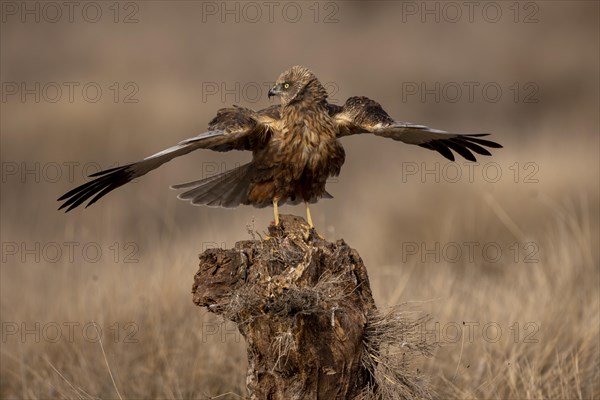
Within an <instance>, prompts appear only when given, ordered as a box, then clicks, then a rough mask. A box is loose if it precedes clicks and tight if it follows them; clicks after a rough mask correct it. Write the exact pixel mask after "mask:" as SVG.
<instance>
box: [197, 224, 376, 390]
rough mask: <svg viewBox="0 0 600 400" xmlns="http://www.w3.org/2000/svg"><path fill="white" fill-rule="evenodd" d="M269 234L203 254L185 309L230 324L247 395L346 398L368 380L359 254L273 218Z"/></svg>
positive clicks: (365, 284)
mask: <svg viewBox="0 0 600 400" xmlns="http://www.w3.org/2000/svg"><path fill="white" fill-rule="evenodd" d="M269 234H270V239H269V240H248V241H242V242H238V243H236V246H235V248H234V249H229V250H223V249H210V250H207V251H205V252H204V253H203V254H202V255H201V256H200V269H199V271H198V273H197V274H196V276H195V278H194V286H193V289H192V291H193V294H194V303H195V304H196V305H198V306H205V307H208V308H209V310H211V311H213V312H215V313H217V314H221V315H223V316H224V317H225V318H227V319H230V320H232V321H234V322H236V323H237V324H238V328H239V330H240V332H241V333H242V335H244V337H245V338H246V341H247V344H248V361H249V368H248V376H247V386H248V391H249V395H250V398H253V399H286V400H287V399H351V398H354V397H355V396H357V395H359V394H360V393H361V392H363V391H364V389H365V388H366V387H368V386H370V387H372V386H373V383H374V382H373V374H372V373H373V371H370V370H368V369H367V367H366V366H365V365H364V363H363V362H362V360H361V358H362V357H363V350H364V348H363V336H364V329H365V326H366V323H367V319H368V318H367V317H368V315H369V314H370V313H372V312H373V311H374V310H375V302H374V301H373V297H372V295H371V289H370V287H369V279H368V277H367V271H366V269H365V266H364V265H363V262H362V260H361V258H360V256H359V255H358V253H357V252H356V251H355V250H353V249H351V248H350V247H349V246H348V245H347V244H346V243H344V241H343V240H338V241H337V242H336V243H335V244H334V243H330V242H327V241H325V240H323V239H321V238H319V236H318V235H317V234H316V232H315V231H314V230H311V229H309V227H308V225H307V224H306V222H304V220H303V219H301V218H299V217H294V216H282V218H281V223H280V226H279V227H274V226H271V227H270V228H269Z"/></svg>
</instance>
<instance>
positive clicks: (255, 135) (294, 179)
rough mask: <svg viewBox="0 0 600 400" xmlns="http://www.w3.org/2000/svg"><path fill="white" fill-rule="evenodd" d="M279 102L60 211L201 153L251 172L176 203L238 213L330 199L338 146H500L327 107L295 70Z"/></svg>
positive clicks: (277, 91) (312, 83)
mask: <svg viewBox="0 0 600 400" xmlns="http://www.w3.org/2000/svg"><path fill="white" fill-rule="evenodd" d="M271 96H279V97H280V99H281V105H276V106H271V107H268V108H266V109H263V110H260V111H253V110H250V109H247V108H243V107H236V106H234V107H231V108H223V109H221V110H219V111H218V112H217V116H216V117H215V118H213V120H212V121H210V123H209V124H208V130H207V131H206V132H204V133H201V134H200V135H198V136H195V137H192V138H190V139H187V140H184V141H182V142H180V143H179V144H177V145H176V146H173V147H171V148H169V149H166V150H163V151H161V152H159V153H156V154H154V155H152V156H150V157H147V158H145V159H143V160H141V161H138V162H136V163H132V164H128V165H124V166H122V167H117V168H112V169H108V170H105V171H101V172H98V173H96V174H93V175H91V176H92V177H96V179H94V180H92V181H90V182H88V183H86V184H84V185H81V186H79V187H77V188H75V189H73V190H71V191H70V192H68V193H66V194H64V195H63V196H62V197H60V198H59V199H58V200H59V201H64V203H63V204H62V205H61V207H60V208H59V209H62V208H66V211H70V210H72V209H73V208H75V207H77V206H79V205H80V204H82V203H84V202H85V201H87V200H88V199H91V200H90V201H89V202H88V204H87V205H86V207H88V206H90V205H92V204H93V203H95V202H96V201H98V199H100V198H101V197H103V196H104V195H106V194H107V193H109V192H110V191H112V190H114V189H116V188H118V187H119V186H122V185H124V184H126V183H127V182H130V181H131V180H133V179H135V178H137V177H140V176H142V175H145V174H146V173H148V172H149V171H151V170H153V169H155V168H158V167H159V166H160V165H162V164H164V163H166V162H167V161H170V160H172V159H173V158H175V157H179V156H181V155H184V154H187V153H189V152H191V151H194V150H197V149H209V150H215V151H229V150H249V151H252V155H253V157H252V161H251V162H249V163H248V164H246V165H243V166H241V167H238V168H236V169H233V170H231V171H227V172H225V173H222V174H220V175H217V176H212V177H209V178H206V179H202V180H199V181H195V182H190V183H185V184H181V185H175V186H173V188H175V189H185V191H184V192H183V193H181V194H180V195H179V196H178V197H179V198H180V199H184V200H189V201H190V202H191V203H192V204H194V205H208V206H221V207H236V206H238V205H240V204H249V205H253V206H256V207H264V206H267V205H270V204H273V205H274V207H275V221H276V222H277V221H278V213H277V206H278V204H283V203H291V204H297V203H299V202H305V203H306V204H307V214H308V219H309V223H310V224H311V225H312V221H311V218H310V211H309V209H308V204H309V203H314V202H316V201H317V200H319V199H320V198H323V197H331V195H330V194H329V193H327V191H326V190H325V184H326V181H327V179H328V178H329V177H331V176H337V175H338V174H339V173H340V169H341V167H342V164H343V163H344V159H345V154H344V149H343V147H342V145H341V144H340V143H339V141H338V139H339V138H341V137H343V136H348V135H355V134H363V133H371V134H374V135H377V136H383V137H388V138H391V139H394V140H398V141H402V142H405V143H409V144H416V145H419V146H421V147H424V148H427V149H431V150H436V151H437V152H439V153H440V154H441V155H443V156H444V157H446V158H448V159H449V160H452V161H454V154H453V153H452V151H455V152H456V153H458V154H460V155H461V156H463V157H464V158H466V159H467V160H470V161H476V159H475V156H474V155H473V152H474V153H477V154H481V155H490V153H489V151H488V150H486V149H485V147H490V148H499V147H502V146H501V145H499V144H497V143H495V142H492V141H489V140H485V139H481V136H486V135H487V134H473V135H461V134H451V133H447V132H444V131H440V130H437V129H431V128H428V127H426V126H423V125H415V124H411V123H406V122H398V121H395V120H393V119H392V118H391V117H390V116H389V115H388V114H387V113H386V112H385V111H384V110H383V108H381V106H380V105H379V104H378V103H377V102H375V101H373V100H371V99H368V98H366V97H351V98H349V99H348V100H347V101H346V103H345V104H344V105H343V106H338V105H334V104H329V103H328V102H327V92H326V90H325V88H324V87H323V85H321V83H320V82H319V80H318V79H317V78H316V77H315V75H314V74H313V73H312V72H311V71H310V70H309V69H308V68H305V67H300V66H294V67H292V68H290V69H289V70H287V71H285V72H284V73H282V74H281V75H280V76H279V78H278V79H277V82H276V83H275V86H274V87H273V88H272V89H271V90H270V91H269V97H271Z"/></svg>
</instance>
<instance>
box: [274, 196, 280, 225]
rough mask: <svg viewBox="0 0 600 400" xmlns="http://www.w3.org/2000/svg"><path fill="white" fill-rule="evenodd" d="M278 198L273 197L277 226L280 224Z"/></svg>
mask: <svg viewBox="0 0 600 400" xmlns="http://www.w3.org/2000/svg"><path fill="white" fill-rule="evenodd" d="M278 202H279V199H278V198H276V197H275V198H274V199H273V214H274V215H275V226H279V209H278V208H277V203H278Z"/></svg>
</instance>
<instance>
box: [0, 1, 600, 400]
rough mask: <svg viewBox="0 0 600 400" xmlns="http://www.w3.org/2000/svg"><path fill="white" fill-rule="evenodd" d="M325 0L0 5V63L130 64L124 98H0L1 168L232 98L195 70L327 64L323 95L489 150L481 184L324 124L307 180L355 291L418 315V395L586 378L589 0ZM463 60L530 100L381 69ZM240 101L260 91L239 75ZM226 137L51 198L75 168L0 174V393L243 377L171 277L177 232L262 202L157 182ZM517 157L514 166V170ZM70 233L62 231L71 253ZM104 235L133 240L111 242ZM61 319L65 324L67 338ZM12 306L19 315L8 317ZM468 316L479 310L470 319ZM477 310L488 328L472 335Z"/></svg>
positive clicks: (470, 72)
mask: <svg viewBox="0 0 600 400" xmlns="http://www.w3.org/2000/svg"><path fill="white" fill-rule="evenodd" d="M339 4H340V7H341V8H340V10H341V14H340V22H339V23H337V24H330V25H325V24H316V25H315V24H312V23H308V22H307V23H300V24H296V25H290V24H285V23H282V22H281V21H280V22H276V23H274V24H268V23H257V24H244V23H240V24H231V23H229V24H228V23H226V24H220V23H215V22H212V23H209V24H201V23H199V22H198V13H197V6H195V3H193V2H183V3H178V4H177V6H173V5H169V4H167V3H163V2H152V3H146V4H142V7H141V10H142V12H143V13H142V14H141V16H143V18H141V21H140V23H139V24H135V25H128V26H124V25H115V24H108V23H106V24H104V23H100V24H96V25H91V24H77V23H76V24H68V23H65V24H19V23H10V22H9V23H6V24H5V23H3V24H2V35H1V37H2V39H1V40H2V57H1V66H2V69H1V74H2V81H3V82H5V81H17V82H18V81H28V82H32V81H69V80H80V81H84V82H85V81H99V82H102V83H103V85H105V86H107V85H109V84H110V82H114V81H120V82H126V81H130V80H132V81H135V82H137V84H138V85H139V86H140V88H141V91H140V95H139V98H140V102H139V103H138V104H122V103H118V104H114V103H112V102H110V101H106V102H105V101H102V102H99V103H96V104H89V103H86V102H83V101H75V102H74V103H68V102H64V101H63V102H58V103H56V104H50V103H44V102H41V103H39V104H36V103H31V102H27V103H21V102H20V101H17V100H14V99H13V100H10V101H7V102H3V103H2V104H1V107H2V110H1V121H2V125H1V127H2V148H1V149H0V153H1V157H2V163H3V168H4V166H6V165H8V164H7V163H9V162H10V163H13V162H16V163H17V164H18V165H20V163H21V162H26V163H28V165H32V163H35V162H40V163H42V165H45V164H48V163H52V162H57V163H63V162H67V161H77V162H80V163H82V164H83V163H85V162H88V161H93V162H96V163H98V164H100V165H102V166H104V167H106V166H109V165H111V164H112V163H114V162H117V161H119V162H125V161H128V160H132V159H136V158H138V157H140V156H145V155H147V154H150V153H152V152H154V151H157V150H159V149H161V148H164V147H166V146H169V145H171V144H173V143H174V142H176V141H178V140H180V139H182V138H185V137H186V136H189V135H192V134H195V133H197V132H198V131H199V130H201V129H202V128H203V127H204V125H205V124H206V123H207V121H208V119H209V118H210V117H211V116H212V114H213V113H214V110H216V109H217V108H219V107H223V106H225V105H228V104H230V103H231V102H232V100H231V98H228V99H227V101H226V102H225V103H224V102H222V101H221V100H220V99H219V98H218V96H217V97H211V98H209V99H208V100H207V101H206V102H202V101H201V97H202V94H201V89H200V88H201V85H202V82H206V81H209V82H212V81H217V82H221V81H223V82H228V83H230V84H232V83H233V82H242V83H244V82H249V81H251V82H257V81H258V82H259V83H260V82H263V81H268V80H272V79H274V78H275V77H276V76H277V74H278V73H279V72H281V70H283V69H285V68H286V67H288V66H289V65H292V64H296V63H299V64H306V65H307V66H309V67H311V68H312V69H313V70H314V71H315V73H316V74H317V75H318V76H319V77H320V78H321V80H322V81H325V82H327V81H335V83H336V84H338V85H339V92H338V93H337V94H336V98H338V99H339V101H343V100H344V99H345V98H346V97H348V96H350V95H355V94H365V95H368V96H370V97H373V98H375V99H377V100H379V101H380V102H381V103H382V104H383V105H384V108H385V109H386V110H388V111H389V112H390V114H392V115H393V116H395V117H398V118H402V119H406V120H410V121H415V122H422V123H425V124H428V125H430V126H434V127H438V128H444V129H448V130H464V131H469V132H473V131H479V130H483V131H489V132H493V134H494V139H495V140H498V141H499V142H501V143H502V144H504V145H505V148H504V149H502V150H500V151H496V152H495V154H494V158H492V159H487V158H486V159H482V160H481V161H482V163H487V162H490V161H494V162H497V163H498V165H499V166H500V168H501V170H502V178H501V179H500V180H499V181H498V182H496V183H492V182H490V181H489V179H487V180H486V179H484V177H482V176H481V175H480V174H479V171H480V170H476V171H478V173H477V174H476V175H475V178H474V180H473V182H469V181H468V180H467V179H460V180H459V181H458V182H455V183H452V182H450V181H449V180H448V179H444V178H442V179H440V181H439V182H435V180H434V179H433V178H432V177H431V176H425V179H421V177H420V175H419V174H417V175H414V176H413V175H410V176H405V179H403V175H402V173H403V171H404V172H406V168H407V167H409V164H407V163H411V164H410V166H414V165H415V164H413V163H416V165H417V166H418V167H422V165H421V164H420V163H422V162H425V163H426V165H425V166H426V167H428V168H433V167H434V166H435V165H436V163H438V164H437V165H438V166H439V168H444V167H445V166H446V165H447V163H446V162H445V161H444V160H443V159H441V157H439V156H438V155H436V154H431V153H430V152H427V151H426V150H423V149H418V148H410V147H408V146H404V145H402V144H399V143H389V142H385V141H383V139H379V140H378V139H376V138H370V137H356V138H346V139H345V140H344V143H343V144H344V146H345V148H346V150H347V163H346V165H345V166H344V168H343V170H342V175H341V177H340V178H339V179H338V180H337V181H335V182H332V183H331V184H330V191H331V192H332V193H333V195H334V196H335V199H334V200H329V201H323V202H321V203H319V204H318V205H317V206H315V207H314V209H313V215H314V217H315V223H316V225H317V227H319V230H320V231H321V232H323V234H324V235H325V236H326V238H327V239H329V240H333V239H338V238H344V239H345V240H346V241H347V242H348V244H349V245H350V246H352V247H354V248H356V249H357V250H358V251H359V253H360V254H361V256H362V257H363V260H364V262H365V265H366V266H367V268H368V271H369V275H370V276H369V277H370V280H371V285H372V289H373V293H374V296H375V298H376V302H377V304H378V306H379V307H381V308H382V309H385V308H386V307H389V306H394V305H397V304H403V303H407V304H409V305H410V306H411V308H417V309H418V310H421V311H422V312H423V313H427V314H429V315H431V318H432V319H431V321H430V322H429V323H428V325H426V326H425V327H424V328H423V329H424V334H429V335H437V337H438V338H440V339H442V340H441V341H442V342H444V343H443V344H442V346H441V347H440V348H439V349H438V350H437V351H436V352H435V353H434V354H433V356H432V357H431V358H429V359H423V360H421V363H420V365H418V366H417V367H418V368H420V369H423V371H425V374H426V375H428V376H429V379H430V382H431V385H432V387H433V389H434V390H435V392H436V396H437V397H438V398H440V399H444V398H466V399H469V398H497V399H505V398H511V399H516V398H519V399H521V398H528V399H538V398H559V399H587V398H599V397H600V354H599V353H600V348H599V334H600V332H599V325H600V321H599V313H600V304H599V289H600V284H599V279H600V276H599V275H600V265H599V259H600V257H599V250H598V248H599V247H598V242H599V231H600V224H599V209H598V208H599V207H598V205H599V198H600V196H599V183H598V176H599V165H598V159H599V132H600V129H599V121H598V112H597V110H598V106H599V99H598V87H599V84H598V74H597V71H598V68H599V65H600V63H599V62H598V48H599V43H598V37H599V36H598V3H596V2H582V3H562V2H539V3H536V4H538V5H539V6H540V10H541V14H540V22H539V23H537V24H528V25H525V24H513V23H511V22H510V21H509V22H505V21H503V22H501V23H499V24H484V23H482V22H481V21H479V22H476V23H473V24H469V23H458V24H445V23H440V24H435V23H433V24H422V23H406V24H399V23H398V14H397V13H398V7H399V6H398V4H399V3H392V2H389V3H380V4H378V5H377V7H370V6H361V5H359V3H349V2H343V3H339ZM380 7H381V8H380ZM274 32H279V34H275V33H274ZM209 33H210V35H209ZM207 37H210V38H211V39H210V40H206V39H205V38H207ZM46 43H49V44H51V46H47V45H46ZM255 43H260V44H261V45H260V46H258V47H257V48H255V49H254V51H253V52H250V51H248V50H249V49H251V48H253V47H254V45H255ZM354 46H356V47H357V48H360V49H361V51H360V54H357V53H356V52H354V51H351V49H353V48H355V47H354ZM333 48H335V49H337V50H336V55H335V57H330V56H327V55H328V54H329V52H330V51H331V49H333ZM382 49H388V51H382ZM298 54H302V56H299V55H298ZM207 55H208V56H207ZM365 60H370V61H368V62H367V61H365ZM473 80H474V81H481V82H487V81H497V82H500V83H501V84H502V86H503V88H505V90H507V91H508V89H507V87H508V86H509V85H510V84H511V82H515V81H518V82H527V81H534V82H536V83H537V84H538V85H539V88H540V92H539V99H540V101H539V103H536V104H524V103H515V102H513V101H511V100H510V99H509V97H510V96H508V95H507V96H505V97H504V98H503V99H502V101H500V102H498V103H489V102H485V101H481V99H479V100H478V101H475V102H472V103H470V102H467V101H459V102H457V103H449V102H444V101H442V102H440V103H435V102H431V101H428V102H420V101H419V100H418V99H414V98H413V99H409V101H407V102H403V101H402V100H401V94H400V88H401V84H402V82H406V81H416V82H420V81H427V82H433V81H442V82H447V81H459V82H460V81H473ZM240 104H242V105H247V106H252V107H262V106H266V105H267V104H268V103H267V101H266V98H265V96H263V97H262V98H261V100H260V101H259V102H257V103H248V102H247V101H244V98H242V99H241V100H240ZM247 159H248V155H243V154H212V153H208V152H203V153H201V154H200V153H198V154H195V155H190V156H188V157H187V159H182V160H179V161H176V162H173V163H171V164H168V165H166V166H165V167H164V168H162V169H161V170H159V171H156V172H155V173H153V174H151V175H149V176H147V177H144V179H141V180H140V182H138V183H135V184H132V185H130V186H131V187H129V188H122V189H120V190H118V191H116V192H115V193H114V194H111V195H109V196H107V197H106V198H105V199H103V201H101V202H100V203H99V204H97V205H95V206H94V207H92V208H90V209H87V210H85V211H83V212H81V211H77V212H74V213H71V214H68V215H66V216H65V215H64V214H62V213H58V212H56V211H55V208H56V207H57V203H56V202H55V201H54V200H55V199H56V198H57V197H58V196H59V195H60V194H62V193H63V192H64V191H65V190H67V189H68V188H70V187H72V186H73V185H75V184H79V183H81V182H82V180H83V178H82V177H81V171H80V170H77V172H78V174H77V175H76V176H75V178H74V179H73V180H69V179H67V178H66V177H65V176H64V175H63V177H62V178H61V179H59V180H58V182H50V181H48V180H44V179H41V180H40V181H39V182H36V181H35V180H34V179H33V178H32V177H31V176H29V177H26V178H25V179H24V180H22V179H20V178H18V177H17V178H15V177H13V176H9V177H6V179H5V178H3V181H2V193H1V206H0V207H1V212H2V224H1V228H0V233H1V235H2V243H3V253H2V257H3V260H2V266H1V270H0V272H1V280H0V289H1V304H0V311H1V316H0V319H1V322H2V334H3V338H2V341H1V342H0V345H1V351H0V397H2V398H9V399H18V398H31V399H48V398H103V399H108V398H118V394H117V391H116V388H118V391H119V393H120V395H121V396H122V397H123V398H208V397H210V396H220V397H218V398H223V399H225V398H231V399H235V398H241V397H243V396H244V395H245V369H246V361H245V350H244V343H243V340H242V338H241V337H239V335H236V334H235V333H234V332H233V331H232V330H231V329H232V327H231V325H220V321H219V320H217V319H215V318H214V317H213V316H212V315H211V314H209V313H207V312H206V311H205V310H200V309H198V308H196V307H194V305H193V304H192V297H191V294H190V290H191V285H192V281H193V276H194V273H195V271H196V268H197V254H198V253H199V252H201V251H202V250H203V249H204V248H206V247H210V246H215V245H217V246H223V247H232V246H233V245H234V243H235V242H236V241H238V240H243V239H248V234H247V233H246V225H247V224H251V225H253V226H254V229H256V230H259V231H262V230H264V229H265V228H266V226H267V224H268V222H269V221H270V219H271V210H270V209H265V210H256V209H252V208H240V209H236V210H221V209H210V208H193V207H190V206H189V205H187V204H185V203H182V202H179V201H177V200H176V199H175V196H174V192H171V191H169V190H168V189H167V187H168V185H170V184H173V183H179V182H184V181H186V180H189V179H198V178H199V177H200V176H199V175H203V174H206V173H207V170H206V168H207V167H210V168H213V167H215V166H216V167H217V168H223V167H225V168H230V167H233V166H234V165H235V164H236V163H240V162H244V161H245V160H247ZM207 162H214V164H206V163H207ZM529 162H531V163H534V165H535V166H537V168H538V170H537V172H536V173H535V176H534V178H535V179H537V182H532V183H525V182H524V179H525V175H524V174H525V173H527V172H529V171H530V170H526V169H525V164H526V163H529ZM44 163H45V164H44ZM515 163H518V169H519V171H520V173H519V175H518V179H517V182H515V179H514V178H515V177H514V169H511V166H514V165H515ZM457 165H458V166H459V167H460V168H461V171H462V173H463V174H466V173H467V169H468V168H469V167H468V166H467V165H465V164H463V163H462V161H461V162H459V163H458V164H457ZM482 165H483V164H482ZM446 168H448V167H446ZM3 171H4V169H3ZM63 174H65V170H63ZM487 178H489V177H487ZM283 212H291V213H295V214H299V215H302V212H303V210H302V207H299V208H285V209H284V210H283ZM70 242H78V243H79V246H78V247H76V251H75V253H74V259H73V260H70V259H69V257H68V254H67V247H66V245H65V243H70ZM471 242H476V243H478V244H479V246H478V249H479V251H476V252H475V253H474V254H475V256H474V259H473V260H469V259H468V257H467V256H466V254H465V251H466V247H465V243H471ZM12 243H15V244H17V245H18V246H20V245H21V244H22V243H24V245H25V246H27V248H34V247H35V245H36V243H39V245H40V248H44V246H48V245H49V244H52V243H55V244H58V246H59V248H60V249H62V251H63V254H62V255H61V256H60V257H58V258H57V260H56V261H55V262H53V261H52V258H53V257H54V253H53V252H49V253H46V254H43V253H42V252H38V254H39V255H40V260H39V262H38V261H37V260H36V259H35V254H24V253H23V252H21V251H20V252H19V253H18V254H17V255H10V254H8V253H7V251H6V249H7V248H6V245H7V244H12ZM115 243H116V244H117V246H118V248H119V249H120V250H119V252H118V253H116V250H115V248H114V247H112V246H113V245H114V244H115ZM415 243H416V244H417V245H421V244H424V246H425V249H431V248H435V245H436V243H439V244H440V246H441V248H444V246H446V247H445V249H447V250H448V251H450V250H452V247H448V244H451V243H454V244H457V245H458V247H459V248H460V249H461V250H463V254H462V256H461V257H459V258H458V259H456V260H454V258H453V253H447V254H441V257H440V259H439V260H435V258H434V256H432V255H426V254H423V252H422V251H420V252H418V253H417V254H413V255H411V254H407V250H408V247H407V246H411V245H413V244H415ZM487 243H493V244H494V246H497V247H499V248H500V249H501V250H502V257H501V258H500V259H499V260H498V261H496V262H492V261H491V260H490V258H489V257H485V256H483V255H482V253H481V247H482V246H483V245H484V244H487ZM527 243H533V244H534V245H535V247H534V248H535V249H537V250H538V252H537V253H536V257H535V258H534V262H530V263H527V262H524V257H526V256H527V255H529V254H530V253H528V251H530V249H531V248H524V246H525V245H526V244H527ZM85 244H88V245H89V244H91V245H92V246H93V247H95V248H98V247H99V248H100V249H101V250H102V256H101V257H99V260H98V262H95V263H94V262H89V259H87V260H86V258H85V257H84V256H83V255H82V251H81V249H82V247H83V245H85ZM128 244H133V245H134V247H131V246H130V247H127V248H126V247H124V246H127V245H128ZM515 244H516V245H517V247H518V248H519V253H518V255H517V259H516V260H515V259H514V257H515V250H514V249H515V247H514V245H515ZM47 249H48V251H50V250H51V249H52V247H51V246H50V247H47ZM132 250H134V253H133V254H130V252H131V251H132ZM90 251H91V250H90ZM91 254H92V256H93V253H91ZM128 254H129V255H130V258H128V260H129V261H134V262H131V263H127V262H125V260H126V257H127V255H128ZM422 256H424V257H425V260H424V261H422V260H421V257H422ZM22 257H23V259H22ZM536 260H537V261H536ZM91 321H95V322H96V323H97V324H98V327H99V328H101V329H102V331H103V336H102V338H103V341H102V345H103V347H104V354H105V356H106V357H104V355H103V352H102V348H101V346H100V344H99V343H98V342H97V341H94V340H90V338H94V337H95V335H94V333H95V331H94V330H93V327H92V328H89V326H90V325H86V324H88V323H89V322H91ZM436 322H438V323H439V327H440V329H439V330H437V329H436V325H435V323H436ZM463 322H464V323H465V324H464V325H463ZM35 323H39V324H40V325H39V326H40V329H39V330H38V332H39V333H40V338H39V340H37V341H36V337H35V334H32V333H30V334H27V335H25V337H21V335H20V334H21V333H22V332H21V328H22V327H23V324H25V327H28V328H29V329H32V327H35ZM69 323H72V324H78V325H74V335H73V337H72V338H70V337H69V330H68V325H66V324H69ZM15 324H16V326H17V327H18V329H19V330H20V331H19V332H18V334H9V333H10V331H9V329H11V327H14V326H15ZM54 324H56V325H58V326H60V327H61V333H62V337H61V338H60V340H58V341H57V342H56V343H54V342H53V341H51V340H49V339H51V338H53V337H54V330H53V327H55V325H54ZM127 324H130V325H127ZM486 324H488V325H486ZM490 324H491V325H490ZM83 326H86V327H88V330H87V331H85V332H83V331H82V328H83ZM484 326H492V328H489V331H486V333H487V334H489V335H488V336H486V335H485V334H484V333H483V327H484ZM457 327H458V328H459V330H460V332H461V333H462V335H460V336H459V337H458V338H457V337H456V334H455V333H456V332H457V330H456V328H457ZM471 327H472V328H471ZM496 327H499V328H500V329H501V335H499V337H495V336H494V337H492V336H491V335H493V334H494V333H495V332H496V331H494V329H495V328H496ZM517 327H518V332H516V328H517ZM44 329H45V331H44ZM470 329H473V335H472V336H470ZM528 329H529V330H528ZM34 330H35V329H34ZM117 333H118V335H116V334H117ZM127 334H130V335H131V336H130V337H127ZM71 339H72V340H71ZM492 339H494V340H492ZM496 339H497V341H496ZM132 340H133V341H132ZM109 371H110V372H111V373H112V375H113V377H114V385H113V383H112V380H111V376H110V374H109Z"/></svg>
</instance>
